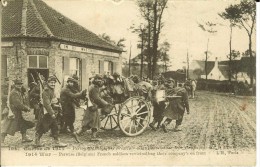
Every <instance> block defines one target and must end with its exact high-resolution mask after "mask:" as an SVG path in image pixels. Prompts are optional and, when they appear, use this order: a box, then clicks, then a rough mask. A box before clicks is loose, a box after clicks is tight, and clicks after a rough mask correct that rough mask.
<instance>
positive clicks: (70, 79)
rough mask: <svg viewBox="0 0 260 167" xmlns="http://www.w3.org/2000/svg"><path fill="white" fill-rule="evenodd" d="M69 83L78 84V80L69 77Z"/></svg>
mask: <svg viewBox="0 0 260 167" xmlns="http://www.w3.org/2000/svg"><path fill="white" fill-rule="evenodd" d="M67 82H78V81H77V80H76V79H74V78H72V77H69V78H68V79H67Z"/></svg>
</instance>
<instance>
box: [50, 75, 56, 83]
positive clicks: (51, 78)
mask: <svg viewBox="0 0 260 167" xmlns="http://www.w3.org/2000/svg"><path fill="white" fill-rule="evenodd" d="M50 81H55V82H56V81H57V79H56V77H55V76H53V75H51V76H49V78H48V82H50Z"/></svg>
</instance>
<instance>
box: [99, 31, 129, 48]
mask: <svg viewBox="0 0 260 167" xmlns="http://www.w3.org/2000/svg"><path fill="white" fill-rule="evenodd" d="M99 37H100V38H102V39H103V40H105V41H107V42H108V43H110V44H112V45H115V46H118V47H120V48H121V49H124V48H125V44H124V42H125V41H126V40H125V38H120V39H119V40H118V41H117V42H116V41H114V40H112V39H111V37H110V36H109V35H107V34H106V33H103V34H100V35H99Z"/></svg>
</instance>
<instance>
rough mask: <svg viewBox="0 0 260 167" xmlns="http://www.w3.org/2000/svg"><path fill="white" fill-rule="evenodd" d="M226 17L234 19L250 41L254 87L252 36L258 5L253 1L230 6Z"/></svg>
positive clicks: (251, 81) (251, 75)
mask: <svg viewBox="0 0 260 167" xmlns="http://www.w3.org/2000/svg"><path fill="white" fill-rule="evenodd" d="M224 17H225V18H228V19H232V21H233V22H234V25H235V26H237V27H239V28H243V29H244V30H245V31H246V33H247V35H248V39H249V49H248V50H249V55H250V65H249V69H250V70H249V71H250V84H251V87H252V86H253V79H254V67H253V63H254V62H253V61H254V60H253V52H252V35H253V33H254V31H255V20H256V3H255V1H252V0H242V1H241V2H240V3H239V4H235V5H230V6H228V7H227V8H226V9H225V12H224Z"/></svg>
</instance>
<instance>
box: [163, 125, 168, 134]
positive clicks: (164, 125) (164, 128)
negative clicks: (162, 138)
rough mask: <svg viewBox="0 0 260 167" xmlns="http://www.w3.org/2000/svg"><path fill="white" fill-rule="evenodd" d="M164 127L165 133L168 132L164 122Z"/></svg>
mask: <svg viewBox="0 0 260 167" xmlns="http://www.w3.org/2000/svg"><path fill="white" fill-rule="evenodd" d="M162 129H163V131H164V133H167V132H168V130H167V128H166V125H165V123H163V124H162Z"/></svg>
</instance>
